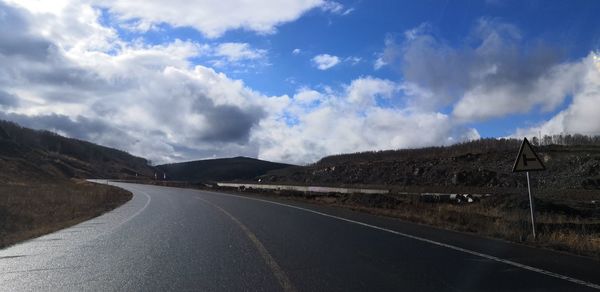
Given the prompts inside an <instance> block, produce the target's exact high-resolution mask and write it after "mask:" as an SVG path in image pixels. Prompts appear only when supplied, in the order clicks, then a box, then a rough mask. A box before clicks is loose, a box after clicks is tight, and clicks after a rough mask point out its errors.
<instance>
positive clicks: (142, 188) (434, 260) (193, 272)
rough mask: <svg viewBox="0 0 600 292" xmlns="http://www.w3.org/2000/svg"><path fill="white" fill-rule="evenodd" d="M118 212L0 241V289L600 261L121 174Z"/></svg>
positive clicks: (369, 277) (324, 282)
mask: <svg viewBox="0 0 600 292" xmlns="http://www.w3.org/2000/svg"><path fill="white" fill-rule="evenodd" d="M113 184H115V185H117V186H120V187H123V188H125V189H128V190H130V191H132V192H133V193H134V198H133V199H132V200H131V201H130V202H128V203H126V204H125V205H123V206H121V207H119V208H117V209H115V210H114V211H112V212H109V213H107V214H104V215H102V216H100V217H97V218H95V219H93V220H90V221H86V222H83V223H81V224H78V225H76V226H73V227H71V228H67V229H64V230H61V231H58V232H55V233H52V234H49V235H46V236H42V237H40V238H37V239H33V240H30V241H27V242H24V243H22V244H18V245H15V246H12V247H9V248H6V249H3V250H0V290H2V291H22V290H27V291H29V290H33V291H88V290H89V291H520V290H523V291H586V290H596V289H599V288H600V286H598V284H600V262H598V261H593V260H589V259H586V258H583V257H577V256H569V255H565V254H561V253H557V252H551V251H546V250H539V249H533V248H528V247H524V246H521V245H516V244H510V243H506V242H503V241H498V240H491V239H484V238H479V237H475V236H470V235H466V234H462V233H456V232H451V231H444V230H439V229H435V228H431V227H424V226H420V225H416V224H411V223H406V222H401V221H398V220H394V219H388V218H383V217H377V216H372V215H367V214H362V213H357V212H352V211H349V210H344V209H336V208H329V207H324V206H313V205H309V204H303V203H293V202H288V201H273V199H265V198H258V197H240V196H236V195H231V194H221V193H213V192H204V191H197V190H184V189H176V188H165V187H157V186H148V185H135V184H124V183H113Z"/></svg>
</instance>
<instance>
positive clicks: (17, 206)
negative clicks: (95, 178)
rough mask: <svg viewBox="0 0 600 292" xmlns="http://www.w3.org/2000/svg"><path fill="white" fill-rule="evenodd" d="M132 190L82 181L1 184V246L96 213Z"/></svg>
mask: <svg viewBox="0 0 600 292" xmlns="http://www.w3.org/2000/svg"><path fill="white" fill-rule="evenodd" d="M131 197H132V195H131V193H129V192H127V191H124V190H122V189H118V188H115V187H111V186H105V185H98V184H92V183H88V182H84V181H62V182H57V183H39V182H36V183H13V184H1V185H0V248H2V247H6V246H8V245H11V244H14V243H16V242H19V241H22V240H26V239H29V238H33V237H37V236H40V235H43V234H46V233H50V232H53V231H56V230H58V229H62V228H65V227H67V226H71V225H74V224H77V223H79V222H82V221H85V220H88V219H90V218H93V217H96V216H98V215H100V214H102V213H104V212H106V211H109V210H112V209H114V208H116V207H117V206H119V205H121V204H123V203H125V202H127V201H128V200H130V199H131Z"/></svg>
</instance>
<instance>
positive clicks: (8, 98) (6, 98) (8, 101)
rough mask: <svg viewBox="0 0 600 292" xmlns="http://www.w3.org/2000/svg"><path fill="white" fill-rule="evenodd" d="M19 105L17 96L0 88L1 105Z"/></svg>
mask: <svg viewBox="0 0 600 292" xmlns="http://www.w3.org/2000/svg"><path fill="white" fill-rule="evenodd" d="M17 105H19V98H17V97H16V96H14V95H12V94H10V93H8V92H6V91H3V90H0V107H15V106H17Z"/></svg>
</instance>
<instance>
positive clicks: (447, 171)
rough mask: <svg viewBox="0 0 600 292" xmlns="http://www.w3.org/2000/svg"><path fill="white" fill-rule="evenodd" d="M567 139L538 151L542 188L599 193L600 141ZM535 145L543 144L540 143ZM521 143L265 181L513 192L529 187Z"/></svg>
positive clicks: (398, 157) (332, 164)
mask: <svg viewBox="0 0 600 292" xmlns="http://www.w3.org/2000/svg"><path fill="white" fill-rule="evenodd" d="M568 137H569V138H565V137H562V136H555V137H551V138H550V139H544V140H545V141H546V142H547V143H548V144H549V145H543V146H538V147H536V150H537V151H538V154H539V155H540V157H541V158H542V159H543V160H544V162H545V164H546V167H547V171H544V172H537V173H535V174H532V176H533V177H534V179H535V181H536V182H537V185H538V186H539V187H542V188H546V189H553V190H554V189H563V190H564V189H598V188H600V145H598V144H600V143H598V141H599V140H600V139H598V138H597V137H585V136H580V135H579V136H575V137H576V138H577V139H574V138H573V137H572V136H568ZM581 137H583V138H581ZM534 142H535V144H540V143H539V141H537V139H535V141H534ZM556 142H562V143H563V144H565V145H557V144H553V143H556ZM520 143H521V141H520V140H515V139H483V140H478V141H472V142H467V143H462V144H457V145H452V146H447V147H429V148H421V149H406V150H388V151H377V152H362V153H353V154H342V155H334V156H328V157H325V158H323V159H321V160H320V161H318V162H316V163H314V164H312V165H308V166H304V167H293V168H288V169H283V170H276V171H271V172H269V173H268V174H266V175H264V176H262V177H261V178H262V180H263V181H264V182H271V183H275V182H277V183H293V184H314V185H376V186H383V187H386V188H390V187H398V188H404V189H411V188H412V189H419V188H421V189H422V188H427V189H428V190H430V191H461V190H477V191H490V192H493V193H498V192H511V190H513V189H515V188H522V187H524V186H525V185H526V181H525V176H524V175H522V174H521V175H519V174H514V173H512V166H513V163H514V160H515V157H516V155H517V151H518V148H519V145H520Z"/></svg>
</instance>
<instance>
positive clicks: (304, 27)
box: [105, 0, 600, 137]
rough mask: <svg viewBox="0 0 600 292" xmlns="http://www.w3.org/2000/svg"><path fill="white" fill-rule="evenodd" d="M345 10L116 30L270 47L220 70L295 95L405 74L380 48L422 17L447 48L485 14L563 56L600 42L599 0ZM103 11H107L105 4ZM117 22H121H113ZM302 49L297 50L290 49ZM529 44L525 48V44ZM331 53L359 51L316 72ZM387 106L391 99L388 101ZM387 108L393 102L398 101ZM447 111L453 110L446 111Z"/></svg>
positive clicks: (508, 127) (517, 117)
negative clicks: (259, 29) (216, 28)
mask: <svg viewBox="0 0 600 292" xmlns="http://www.w3.org/2000/svg"><path fill="white" fill-rule="evenodd" d="M339 3H340V4H342V5H343V6H344V9H345V11H347V10H349V9H351V10H350V11H348V14H347V15H339V14H331V13H328V12H326V11H322V10H311V11H309V12H307V13H306V14H304V15H303V16H302V17H301V18H299V19H298V20H296V21H294V22H290V23H286V24H283V25H280V26H278V27H277V32H276V33H274V34H268V35H263V34H257V33H254V32H249V31H246V30H243V29H238V30H232V31H228V32H226V33H225V34H224V35H222V36H221V37H219V38H217V39H214V38H207V37H205V36H204V35H203V34H202V33H201V32H199V31H198V30H196V29H193V28H190V27H176V28H174V27H172V26H170V25H168V24H164V23H163V24H161V25H160V28H161V30H160V31H151V32H141V33H135V32H131V31H128V30H123V29H119V33H120V34H121V36H122V37H123V38H124V39H130V40H131V39H135V38H139V37H141V38H144V40H145V41H146V42H147V43H152V44H160V43H165V42H170V41H173V40H174V39H181V40H192V41H196V42H201V43H221V42H242V43H248V44H250V45H251V46H252V47H253V48H256V49H263V50H266V51H268V64H267V65H257V66H256V67H255V68H251V69H246V70H240V68H229V67H227V66H225V67H222V68H219V71H221V72H225V73H226V74H228V76H231V77H232V78H236V79H241V80H243V81H244V82H245V83H246V84H247V85H248V86H249V87H251V88H253V89H257V90H260V91H261V92H263V93H265V94H268V95H283V94H290V93H294V92H295V91H297V90H298V88H299V87H314V88H319V87H324V86H332V87H339V86H343V85H344V84H348V83H350V82H351V81H352V80H353V79H356V78H358V77H360V76H367V75H369V76H374V77H377V78H382V79H390V80H402V78H403V76H402V73H401V72H398V70H395V69H394V68H390V67H383V68H381V69H375V68H374V67H373V64H374V62H375V60H376V59H377V54H378V52H380V51H381V50H382V48H383V46H384V40H385V39H386V38H389V37H398V36H401V35H402V34H403V33H404V32H405V31H407V30H410V29H412V28H415V27H418V26H419V25H421V24H423V23H427V24H429V25H431V28H432V33H433V34H434V35H436V36H437V37H438V38H440V39H441V40H443V41H444V42H445V43H447V44H448V45H449V46H452V47H461V46H468V45H469V44H468V43H469V41H470V40H469V39H468V38H469V36H468V35H469V33H470V31H471V30H472V27H473V26H474V25H475V23H476V22H477V21H479V20H480V19H481V18H491V19H497V20H499V21H502V22H506V23H510V24H513V25H515V26H516V27H518V28H519V30H520V32H521V33H522V35H523V39H524V40H523V43H524V44H526V45H528V46H529V45H534V44H535V43H537V42H544V43H545V44H546V45H548V46H551V47H552V48H553V49H555V50H556V51H557V52H558V53H559V54H560V57H561V58H562V59H563V60H577V59H579V58H583V57H585V56H586V55H588V54H589V52H590V51H594V50H597V49H598V48H599V46H600V29H598V28H599V27H600V19H599V18H598V17H597V15H595V11H600V3H594V2H593V1H572V2H571V1H569V2H565V1H501V0H498V1H339ZM105 15H106V16H107V17H110V13H108V12H107V11H106V10H105ZM116 27H117V28H118V26H116ZM294 49H299V50H300V51H301V53H300V54H298V55H295V54H292V51H293V50H294ZM523 49H526V48H523ZM323 53H327V54H330V55H335V56H339V57H340V58H342V59H345V58H351V57H357V58H360V61H359V62H358V63H357V64H350V63H347V62H346V63H342V64H340V65H338V66H336V67H334V68H332V69H329V70H316V69H315V67H314V66H313V65H312V64H311V58H312V57H313V56H315V55H318V54H323ZM209 60H210V58H195V59H193V63H194V64H200V65H205V66H211V63H210V62H208V61H209ZM388 104H389V103H388ZM568 105H569V103H568V102H564V103H562V104H561V106H559V107H557V108H556V109H554V110H552V111H548V112H543V111H539V110H536V109H533V110H531V111H529V112H527V113H524V114H512V115H508V116H504V117H499V118H494V119H490V120H485V121H477V123H473V124H472V126H473V127H476V128H477V130H478V131H479V133H480V134H481V135H482V136H484V137H497V136H508V135H511V134H512V133H513V132H514V130H515V129H516V128H518V127H519V126H524V125H529V126H533V125H535V124H537V123H540V122H542V121H545V120H547V119H549V118H551V117H552V116H554V115H555V114H556V113H558V112H559V111H561V110H563V109H565V108H566V107H567V106H568ZM389 106H393V103H392V104H391V105H389ZM441 111H442V112H444V113H448V112H450V111H451V109H449V108H446V109H442V110H441Z"/></svg>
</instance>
